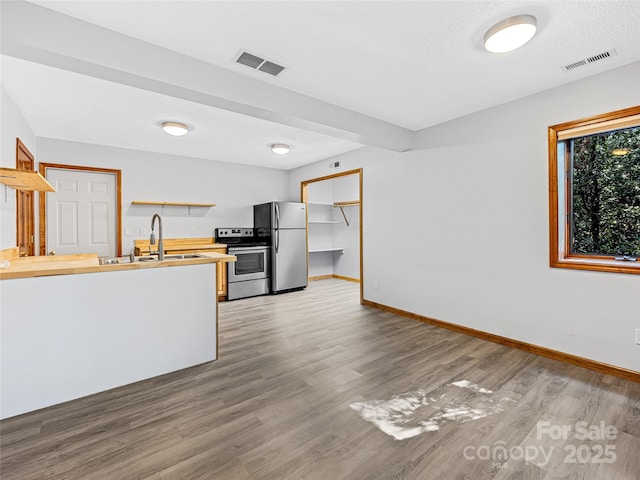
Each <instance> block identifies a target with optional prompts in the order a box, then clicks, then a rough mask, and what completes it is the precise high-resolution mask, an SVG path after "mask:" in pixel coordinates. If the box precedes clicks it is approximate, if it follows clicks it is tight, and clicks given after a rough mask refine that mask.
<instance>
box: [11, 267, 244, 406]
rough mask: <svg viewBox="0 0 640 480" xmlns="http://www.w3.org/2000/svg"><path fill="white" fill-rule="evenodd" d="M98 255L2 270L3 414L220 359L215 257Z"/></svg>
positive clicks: (69, 398)
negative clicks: (127, 260)
mask: <svg viewBox="0 0 640 480" xmlns="http://www.w3.org/2000/svg"><path fill="white" fill-rule="evenodd" d="M69 257H71V256H69ZM32 258H34V259H37V258H42V257H32ZM45 258H46V257H45ZM230 259H235V257H232V256H228V255H222V256H220V257H218V260H217V261H230ZM231 261H233V260H231ZM94 262H95V265H93V264H92V265H91V266H77V265H76V266H73V262H69V265H72V267H70V269H71V270H69V269H67V274H60V273H56V272H53V273H51V271H49V272H46V271H43V273H42V275H37V274H36V275H33V274H32V271H29V272H27V274H29V275H27V276H26V277H25V278H16V277H15V276H14V277H12V276H11V274H12V273H11V271H10V270H11V268H10V269H5V270H3V271H0V272H1V273H0V278H1V279H2V281H1V282H0V287H1V289H0V296H1V302H2V303H1V307H0V308H1V311H0V313H1V322H2V337H1V349H2V350H1V362H2V365H1V376H2V378H1V389H2V393H1V395H2V397H1V400H2V403H1V408H2V410H1V416H2V418H7V417H11V416H14V415H18V414H21V413H25V412H29V411H32V410H36V409H39V408H43V407H47V406H50V405H54V404H57V403H61V402H65V401H67V400H71V399H74V398H79V397H83V396H86V395H90V394H93V393H96V392H100V391H103V390H108V389H111V388H114V387H118V386H122V385H126V384H129V383H133V382H136V381H139V380H143V379H147V378H151V377H155V376H157V375H162V374H165V373H168V372H173V371H176V370H180V369H183V368H186V367H190V366H193V365H198V364H201V363H204V362H209V361H211V360H215V359H216V358H217V354H218V352H217V338H216V335H217V318H216V317H217V303H216V302H217V298H216V295H215V290H214V288H213V286H215V284H216V261H214V260H211V261H208V262H207V261H206V260H202V261H201V262H198V261H197V260H194V261H187V260H184V261H177V260H173V261H168V262H167V261H165V262H156V263H155V265H142V264H140V263H134V264H130V266H129V267H128V266H127V265H103V266H102V265H101V266H99V265H98V259H97V256H96V257H95V259H94ZM203 262H207V263H203ZM13 263H14V262H12V267H13ZM15 263H16V264H17V265H19V264H20V260H16V261H15ZM81 263H82V262H81V261H80V260H79V261H78V262H77V264H78V265H80V264H81ZM127 267H128V268H127ZM163 267H166V268H163ZM16 268H17V267H16ZM19 273H20V272H18V274H19ZM1 275H4V277H3V276H1ZM14 275H17V274H16V273H15V272H14Z"/></svg>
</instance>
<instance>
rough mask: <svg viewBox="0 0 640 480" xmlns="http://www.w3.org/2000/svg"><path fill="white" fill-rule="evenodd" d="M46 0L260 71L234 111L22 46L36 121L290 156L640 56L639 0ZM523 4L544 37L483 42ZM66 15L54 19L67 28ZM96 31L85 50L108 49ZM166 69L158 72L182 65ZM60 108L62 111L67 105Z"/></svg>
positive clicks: (6, 65)
mask: <svg viewBox="0 0 640 480" xmlns="http://www.w3.org/2000/svg"><path fill="white" fill-rule="evenodd" d="M32 3H36V4H39V5H41V6H43V7H46V8H47V9H51V10H55V11H58V12H60V13H63V14H65V15H70V16H72V17H75V18H77V19H81V20H84V21H86V22H90V23H92V24H95V25H99V26H101V27H104V28H106V29H109V30H112V31H115V32H118V33H120V34H123V35H126V36H129V37H133V38H135V39H139V40H143V41H145V42H148V43H150V44H152V45H156V46H159V47H163V48H164V49H168V50H171V51H173V52H177V53H179V54H183V55H185V56H188V57H190V58H191V59H192V60H193V59H196V60H198V61H199V62H200V63H201V64H203V65H204V64H208V65H214V66H217V67H221V68H222V69H224V71H227V72H230V74H232V75H235V77H234V78H236V79H237V82H235V83H237V84H238V85H239V87H238V88H240V87H241V86H242V84H243V81H244V80H245V79H248V80H247V81H249V80H250V81H251V82H253V84H249V83H248V84H247V88H246V90H247V91H246V92H244V96H243V99H244V100H245V101H246V104H247V105H249V104H250V105H251V108H247V109H245V108H238V107H237V105H236V106H235V107H229V108H228V109H226V111H225V109H224V108H220V106H221V105H222V106H223V107H224V105H223V103H224V102H223V101H222V100H221V99H220V98H219V92H216V94H217V95H218V96H217V97H215V98H216V101H215V102H209V104H208V105H204V104H200V103H198V102H194V101H186V100H185V98H184V96H183V97H182V98H181V96H180V95H173V96H168V95H163V94H160V93H158V90H156V91H145V90H144V89H142V88H133V87H132V86H131V84H132V83H133V82H130V83H129V84H128V85H127V84H123V83H118V79H117V78H115V77H114V75H111V76H110V77H107V76H106V75H105V76H104V78H100V74H94V73H92V74H91V75H79V74H78V70H77V69H76V71H65V69H66V68H67V67H66V65H68V62H67V63H65V62H63V61H62V60H55V59H53V56H52V59H51V60H47V62H45V63H48V65H46V66H45V65H37V64H32V63H31V62H27V61H25V59H27V57H29V54H28V53H25V54H24V55H22V54H16V53H15V52H16V51H18V50H15V49H14V50H12V51H10V52H9V54H10V55H12V56H22V59H16V58H8V57H4V58H3V64H2V77H3V78H2V82H3V86H5V88H6V89H7V92H8V93H9V95H10V96H11V97H12V98H14V100H15V101H16V103H17V104H18V105H19V107H20V108H21V109H22V110H23V112H24V113H25V116H26V117H27V120H28V121H29V122H30V124H31V126H32V128H33V129H34V131H35V133H36V135H39V136H47V137H53V138H65V139H71V140H76V141H86V142H91V143H99V144H106V145H114V146H123V147H127V148H136V149H142V150H150V151H160V152H166V153H174V154H176V153H177V154H182V155H188V156H194V157H199V158H208V159H217V160H223V161H230V162H238V163H249V164H254V165H264V166H270V167H274V168H283V169H290V168H295V167H297V166H299V165H302V164H305V163H311V162H313V161H316V160H319V159H322V158H327V157H330V156H332V155H336V154H339V153H342V152H346V151H349V150H353V149H354V148H359V147H361V146H362V145H363V144H375V140H368V139H373V138H375V137H379V138H384V137H385V135H389V136H397V135H400V136H402V135H403V134H404V133H409V134H410V133H411V132H412V131H415V130H418V129H421V128H424V127H427V126H430V125H433V124H437V123H440V122H443V121H446V120H449V119H452V118H456V117H459V116H462V115H465V114H468V113H472V112H475V111H478V110H482V109H485V108H489V107H491V106H494V105H497V104H501V103H505V102H507V101H510V100H513V99H516V98H520V97H523V96H526V95H530V94H533V93H536V92H539V91H542V90H545V89H548V88H552V87H554V86H558V85H561V84H565V83H568V82H572V81H575V80H578V79H580V78H584V77H587V76H590V75H594V74H596V73H600V72H602V71H605V70H609V69H612V68H615V67H618V66H622V65H625V64H628V63H631V62H635V61H639V60H640V28H638V24H639V22H640V2H638V1H637V0H632V1H600V0H598V1H526V0H523V1H516V2H501V1H440V2H437V1H407V2H405V1H378V2H370V1H349V2H347V1H316V2H313V1H311V2H309V1H297V2H296V1H280V2H273V1H254V2H249V1H194V2H184V1H182V2H178V1H169V2H160V1H153V0H150V1H101V2H90V1H81V2H78V1H74V2H67V1H52V0H48V1H34V2H32ZM40 10H42V9H40ZM3 13H4V12H3ZM524 13H526V14H532V15H534V16H536V17H537V19H538V27H539V30H538V34H537V35H536V37H534V39H533V40H532V41H531V42H529V43H528V44H527V45H525V46H524V47H523V48H521V49H519V50H517V51H515V52H512V53H509V54H502V55H493V54H489V53H487V52H486V51H484V50H483V48H482V37H483V35H484V32H485V31H486V30H487V29H488V28H489V27H491V26H492V25H493V24H494V23H496V22H498V21H500V20H502V19H503V18H506V17H509V16H512V15H517V14H524ZM5 16H6V15H5ZM54 20H56V18H53V17H52V19H51V20H48V22H47V23H46V24H47V25H48V26H49V28H51V35H54V34H56V35H60V33H61V32H60V30H58V31H56V25H55V22H54ZM87 37H88V35H84V36H83V39H82V43H85V45H84V47H85V48H86V49H87V51H89V52H90V51H91V47H92V46H93V47H96V49H97V47H98V45H92V44H91V42H92V41H93V39H92V38H87ZM95 38H98V36H96V37H95ZM5 43H6V42H5ZM100 47H101V48H103V49H104V47H105V45H100ZM52 48H53V47H52ZM77 48H82V46H79V47H77ZM239 49H245V50H247V51H249V52H252V53H255V54H258V55H261V56H263V57H265V58H267V59H270V60H273V61H275V62H277V63H280V64H282V65H285V66H286V67H287V69H286V70H285V71H284V72H283V73H282V74H281V75H280V76H278V77H271V76H270V75H267V74H264V73H262V72H258V71H254V70H251V69H249V68H248V67H245V66H242V65H239V64H236V63H234V62H233V58H234V56H235V55H236V54H237V53H238V51H239ZM610 49H616V51H617V55H616V56H614V57H612V58H609V59H606V60H603V61H601V62H596V63H593V64H590V65H587V66H585V67H581V68H578V69H576V70H573V71H571V72H565V71H564V70H563V69H562V68H561V67H562V66H563V65H566V64H570V63H573V62H575V61H577V60H580V59H583V58H585V57H588V56H591V55H595V54H598V53H600V52H603V51H606V50H610ZM4 50H5V49H4V48H3V53H6V52H5V51H4ZM23 50H24V49H23ZM80 53H82V52H80ZM134 53H135V52H134ZM29 59H33V58H32V57H29ZM84 60H85V61H86V58H85V59H84ZM152 60H153V59H150V58H149V56H148V55H147V56H146V57H144V56H141V57H140V58H139V59H138V61H139V62H140V63H141V64H147V63H149V64H150V62H151V61H152ZM53 67H59V68H53ZM164 67H165V70H166V71H160V70H158V74H162V75H174V76H175V75H177V74H176V73H175V72H171V69H172V67H173V66H172V65H169V64H166V65H165V66H164ZM60 68H62V69H60ZM131 68H134V67H131ZM69 70H73V68H71V67H69ZM218 71H221V70H218ZM105 78H106V79H105ZM114 79H115V81H114ZM256 82H259V84H260V85H264V86H265V87H264V88H265V89H266V90H262V89H261V88H256V87H255V85H258V83H256ZM125 83H126V82H125ZM183 83H184V82H183ZM211 83H214V84H215V83H216V82H211ZM220 83H221V84H222V82H220ZM251 85H253V86H251ZM211 88H214V87H211ZM269 89H270V90H269ZM263 92H266V93H273V95H266V94H265V95H263ZM285 93H286V94H287V95H288V97H286V98H287V99H291V98H293V99H294V100H297V101H298V102H299V104H300V105H303V104H304V106H305V113H304V114H302V113H300V112H301V110H298V111H295V112H294V111H293V110H292V109H291V108H289V107H288V106H285V104H284V103H280V104H278V102H277V101H275V100H273V101H271V103H269V100H268V99H266V97H270V98H271V99H279V98H280V97H279V95H280V94H283V95H284V94H285ZM294 93H295V94H296V95H297V96H293V94H294ZM260 95H263V97H264V98H261V99H260V98H256V97H259V96H260ZM212 98H213V97H212ZM283 98H284V97H283ZM223 100H224V99H223ZM229 100H231V101H234V102H238V97H235V98H229ZM314 102H315V103H314ZM213 103H215V105H213ZM44 105H46V106H47V107H48V108H43V106H44ZM258 107H259V108H258ZM285 107H286V108H285ZM311 107H313V109H314V110H315V111H314V112H313V113H311V110H312V108H311ZM338 107H341V109H338ZM60 109H62V110H63V111H65V115H64V117H63V118H61V117H60V116H55V115H54V113H53V112H60V111H61V110H60ZM345 109H346V110H345ZM349 111H350V112H349ZM255 112H257V113H255ZM596 113H597V112H596ZM358 115H359V116H358ZM365 116H366V117H365ZM368 117H372V118H368ZM167 119H176V120H182V121H185V122H187V123H189V124H190V125H192V126H193V132H192V133H190V134H189V135H187V136H186V137H182V138H180V139H177V140H178V141H179V142H180V143H178V142H176V139H173V138H169V137H166V136H164V137H163V136H162V135H159V134H158V133H157V132H156V128H157V125H158V123H159V122H161V121H162V120H167ZM374 119H375V121H376V122H377V123H375V122H374ZM371 122H374V123H371ZM357 124H359V125H357ZM389 124H390V125H389ZM364 130H366V132H365V131H364ZM334 132H335V135H334V134H333V133H334ZM345 132H347V133H345ZM376 132H382V133H381V134H376ZM369 141H370V142H371V143H369ZM275 142H278V143H280V142H284V143H292V144H293V145H294V150H293V151H292V152H291V154H290V155H288V156H286V157H284V158H274V155H273V154H271V152H269V151H268V150H267V148H266V146H268V145H269V144H270V143H275ZM390 143H393V142H390ZM405 143H406V142H405ZM396 149H398V150H400V149H402V148H401V147H398V148H396Z"/></svg>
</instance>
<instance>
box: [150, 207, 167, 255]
mask: <svg viewBox="0 0 640 480" xmlns="http://www.w3.org/2000/svg"><path fill="white" fill-rule="evenodd" d="M156 218H157V219H158V225H159V226H160V228H159V232H158V237H159V238H158V251H157V252H151V251H149V254H150V255H158V260H159V261H162V260H164V242H163V240H162V218H160V215H158V214H157V213H155V214H154V215H153V218H152V219H151V236H150V237H149V244H150V245H155V244H156V233H155V231H154V228H155V224H156ZM149 250H151V248H149Z"/></svg>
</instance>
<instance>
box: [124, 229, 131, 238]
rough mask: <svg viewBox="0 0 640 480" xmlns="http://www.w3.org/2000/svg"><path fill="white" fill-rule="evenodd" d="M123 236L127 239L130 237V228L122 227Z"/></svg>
mask: <svg viewBox="0 0 640 480" xmlns="http://www.w3.org/2000/svg"><path fill="white" fill-rule="evenodd" d="M124 234H125V235H126V236H127V237H130V236H131V227H124Z"/></svg>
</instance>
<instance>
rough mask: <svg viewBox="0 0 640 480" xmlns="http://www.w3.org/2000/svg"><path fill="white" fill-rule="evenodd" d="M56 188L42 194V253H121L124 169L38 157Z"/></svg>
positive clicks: (110, 254) (112, 254)
mask: <svg viewBox="0 0 640 480" xmlns="http://www.w3.org/2000/svg"><path fill="white" fill-rule="evenodd" d="M40 173H41V174H42V175H43V176H44V177H45V178H47V179H48V180H49V181H50V183H55V184H56V191H55V192H48V193H47V194H46V195H40V212H39V214H40V255H47V254H55V253H59V254H77V253H97V254H98V255H99V256H108V257H113V256H120V255H122V198H121V187H122V180H121V177H122V173H121V171H120V170H114V169H108V168H96V167H83V166H77V165H61V164H55V163H40Z"/></svg>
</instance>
